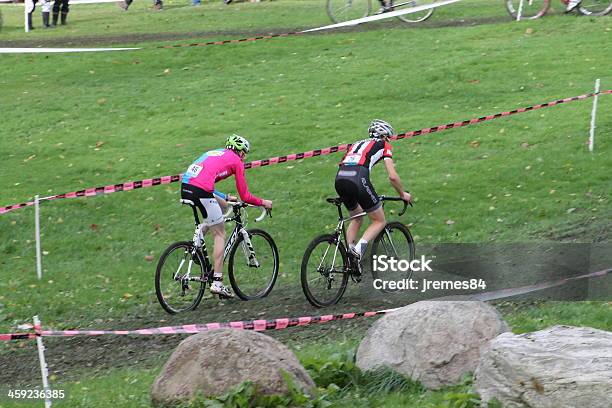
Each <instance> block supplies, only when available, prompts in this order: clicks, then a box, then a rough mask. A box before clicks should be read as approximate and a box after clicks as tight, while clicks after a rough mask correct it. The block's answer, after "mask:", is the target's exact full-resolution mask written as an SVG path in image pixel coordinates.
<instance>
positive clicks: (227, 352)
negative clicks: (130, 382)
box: [151, 329, 315, 406]
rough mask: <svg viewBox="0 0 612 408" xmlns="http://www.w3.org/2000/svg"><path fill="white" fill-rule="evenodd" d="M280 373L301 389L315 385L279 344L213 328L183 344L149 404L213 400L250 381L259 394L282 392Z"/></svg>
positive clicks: (246, 333)
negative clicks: (201, 398) (199, 397)
mask: <svg viewBox="0 0 612 408" xmlns="http://www.w3.org/2000/svg"><path fill="white" fill-rule="evenodd" d="M283 372H284V373H286V374H288V375H289V376H290V377H291V378H292V379H293V382H294V384H295V385H296V386H298V387H300V388H301V389H302V390H304V391H309V390H311V389H312V388H313V387H314V386H315V385H314V382H313V381H312V379H311V378H310V376H309V375H308V373H307V372H306V370H305V369H304V368H303V367H302V366H301V365H300V362H299V361H298V359H297V358H296V357H295V355H294V354H293V353H292V352H291V350H289V349H288V348H287V347H285V346H284V345H283V344H281V343H280V342H279V341H277V340H275V339H273V338H271V337H268V336H266V335H263V334H261V333H256V332H253V331H247V330H234V329H222V330H212V331H207V332H203V333H199V334H196V335H194V336H190V337H188V338H187V339H185V340H183V341H182V342H181V343H180V344H179V345H178V347H177V348H176V350H174V352H173V353H172V355H171V356H170V359H169V360H168V361H167V362H166V365H165V366H164V368H163V369H162V371H161V373H160V374H159V376H158V377H157V378H156V379H155V382H154V383H153V389H152V390H151V397H152V400H153V404H154V405H156V406H160V405H173V404H177V403H180V402H185V401H189V400H190V399H191V398H192V397H194V396H195V394H196V393H198V392H200V393H202V394H203V395H205V396H213V395H214V396H216V395H221V394H223V393H225V392H226V391H227V390H228V389H229V388H231V387H232V386H234V385H237V384H240V383H242V382H244V381H251V382H252V383H253V384H254V385H255V387H256V388H257V391H258V392H259V393H260V394H264V395H272V394H284V393H286V392H287V390H288V388H287V384H286V382H285V379H284V378H283Z"/></svg>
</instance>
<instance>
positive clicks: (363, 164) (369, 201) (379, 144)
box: [335, 119, 411, 259]
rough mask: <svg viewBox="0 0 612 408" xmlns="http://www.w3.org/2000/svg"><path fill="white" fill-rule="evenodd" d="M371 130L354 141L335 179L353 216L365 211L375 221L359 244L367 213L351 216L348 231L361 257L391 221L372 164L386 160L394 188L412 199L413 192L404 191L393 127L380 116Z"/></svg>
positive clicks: (372, 221) (407, 199)
mask: <svg viewBox="0 0 612 408" xmlns="http://www.w3.org/2000/svg"><path fill="white" fill-rule="evenodd" d="M368 133H369V134H370V138H369V139H365V140H360V141H357V142H355V143H353V144H352V145H351V148H350V149H349V150H348V151H347V152H346V154H345V155H344V157H343V158H342V161H341V162H340V168H339V170H338V174H337V175H336V182H335V187H336V192H337V193H338V195H339V196H340V198H341V199H342V202H343V203H344V205H345V206H346V208H347V209H348V211H349V213H350V214H351V216H354V215H356V214H359V213H362V212H364V211H365V212H366V213H367V214H368V217H369V218H370V221H371V224H370V225H369V226H368V228H367V229H366V230H365V232H364V234H363V236H362V237H361V239H360V240H359V242H357V243H356V244H355V240H356V239H357V234H358V233H359V229H360V228H361V224H362V223H363V217H359V218H355V219H353V220H351V222H350V224H349V226H348V229H347V231H346V237H347V240H348V243H349V246H350V250H351V252H352V253H353V255H354V256H356V257H357V258H358V259H361V256H362V255H363V254H364V253H365V250H366V248H367V245H368V242H369V241H371V240H372V239H374V238H376V236H378V234H379V233H380V232H381V231H382V230H383V229H384V227H385V224H386V222H387V221H386V220H385V212H384V211H383V209H382V202H381V201H380V198H379V197H378V194H376V190H374V186H373V185H372V183H371V181H370V170H371V169H372V167H374V165H375V164H376V163H378V162H380V161H381V160H383V161H384V163H385V169H386V170H387V173H388V175H389V181H390V182H391V185H392V186H393V188H395V190H397V192H398V194H399V195H400V197H401V198H403V199H404V200H405V201H407V202H410V200H411V196H410V193H408V192H406V191H404V187H403V185H402V181H401V179H400V177H399V175H398V174H397V171H396V170H395V165H394V164H393V151H392V150H393V147H392V146H391V144H390V143H389V138H390V137H391V136H392V135H393V134H394V130H393V128H392V127H391V125H390V124H388V123H387V122H385V121H384V120H379V119H376V120H374V121H372V123H370V127H369V128H368Z"/></svg>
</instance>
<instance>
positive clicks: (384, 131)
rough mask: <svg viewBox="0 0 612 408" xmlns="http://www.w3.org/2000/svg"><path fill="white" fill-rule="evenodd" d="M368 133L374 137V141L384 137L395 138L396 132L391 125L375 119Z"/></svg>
mask: <svg viewBox="0 0 612 408" xmlns="http://www.w3.org/2000/svg"><path fill="white" fill-rule="evenodd" d="M368 133H369V134H370V137H373V138H374V139H382V138H383V137H390V136H393V135H394V134H395V130H393V128H392V127H391V125H390V124H388V123H387V122H385V121H384V120H380V119H374V120H373V121H372V123H370V127H369V128H368Z"/></svg>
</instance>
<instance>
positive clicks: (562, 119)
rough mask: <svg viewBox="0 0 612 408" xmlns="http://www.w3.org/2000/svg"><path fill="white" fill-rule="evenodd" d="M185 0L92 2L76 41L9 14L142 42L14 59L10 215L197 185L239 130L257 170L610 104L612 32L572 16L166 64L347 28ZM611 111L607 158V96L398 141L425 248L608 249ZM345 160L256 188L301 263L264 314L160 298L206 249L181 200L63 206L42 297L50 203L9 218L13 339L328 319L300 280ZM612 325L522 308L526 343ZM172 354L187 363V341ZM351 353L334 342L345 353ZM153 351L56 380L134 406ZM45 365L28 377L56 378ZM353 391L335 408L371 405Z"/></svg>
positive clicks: (311, 339)
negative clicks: (194, 242) (531, 108)
mask: <svg viewBox="0 0 612 408" xmlns="http://www.w3.org/2000/svg"><path fill="white" fill-rule="evenodd" d="M166 4H167V6H168V7H167V9H166V10H164V11H163V12H161V13H154V12H151V11H149V10H148V8H149V7H150V4H149V3H148V2H136V3H135V4H134V6H133V8H131V9H130V11H129V12H127V13H123V12H120V11H119V10H118V9H116V7H115V6H114V5H112V4H105V5H90V6H74V7H73V9H72V11H71V14H70V16H69V25H68V26H66V27H59V28H56V29H53V30H42V29H36V30H35V31H34V32H32V33H29V34H28V35H26V34H25V33H23V32H22V28H23V27H21V26H20V24H22V21H23V16H22V14H20V13H21V11H22V9H21V8H19V7H16V6H12V5H1V6H0V10H2V12H3V15H4V27H3V30H2V31H1V32H0V47H5V46H7V47H8V46H36V45H55V46H58V45H76V44H88V45H92V44H96V45H97V46H104V45H109V44H113V45H130V46H131V45H137V46H141V47H143V49H142V50H140V51H135V52H121V53H100V54H72V55H71V54H65V55H61V54H51V55H36V54H34V55H28V54H23V55H4V54H3V55H1V56H0V69H1V70H0V72H2V74H1V75H0V111H1V112H2V128H1V129H2V130H1V131H0V132H1V133H0V140H1V143H0V157H2V158H3V163H2V165H1V166H0V180H2V183H1V184H0V205H8V204H12V203H16V202H22V201H26V200H30V199H31V198H32V196H33V195H34V194H41V195H48V194H55V193H62V192H66V191H73V190H77V189H81V188H85V187H92V186H98V185H105V184H113V183H118V182H123V181H128V180H137V179H141V178H147V177H154V176H162V175H168V174H177V173H179V172H182V171H184V169H185V168H186V167H187V166H188V165H189V164H190V163H191V161H192V160H193V159H194V158H196V157H197V156H199V154H200V153H201V152H202V151H205V150H207V149H211V148H216V147H218V146H219V145H220V144H221V143H222V142H223V140H224V138H225V137H226V135H228V134H231V133H234V132H236V133H238V134H243V135H245V136H248V138H249V140H250V141H251V144H252V146H253V149H252V154H251V155H250V157H249V159H263V158H267V157H271V156H275V155H281V154H286V153H295V152H300V151H304V150H310V149H314V148H321V147H326V146H331V145H335V144H339V143H349V142H352V141H354V140H356V139H358V138H362V137H364V136H365V129H366V127H367V124H368V123H369V121H370V120H371V119H373V118H378V117H380V118H384V119H386V120H388V121H389V122H391V123H392V124H393V125H394V126H395V128H396V130H397V131H400V132H403V131H408V130H416V129H420V128H422V127H428V126H433V125H438V124H442V123H449V122H453V121H457V120H464V119H469V118H472V117H477V116H482V115H485V114H492V113H496V112H500V111H503V110H510V109H514V108H517V107H521V106H527V105H531V104H535V103H541V102H547V101H550V100H554V99H558V98H563V97H569V96H574V95H579V94H583V93H587V92H589V91H591V90H592V88H593V83H594V80H595V78H601V80H602V88H603V89H610V88H612V74H611V72H610V69H609V61H610V57H611V56H612V41H610V36H611V35H612V20H611V19H610V18H598V19H589V18H577V17H575V16H563V15H560V13H559V10H560V6H559V5H555V6H556V7H557V8H556V9H555V11H556V13H553V14H552V15H551V16H548V17H547V18H545V19H542V20H539V21H530V22H520V23H516V22H513V21H511V20H510V19H509V18H508V17H507V16H506V14H505V10H504V8H503V5H502V4H501V3H500V2H490V1H477V0H472V1H465V2H461V3H458V4H457V5H453V6H449V7H446V8H443V9H440V10H438V12H436V14H434V17H432V19H431V20H430V21H429V22H427V23H426V24H424V25H422V26H405V25H403V24H400V23H399V22H395V21H389V22H381V23H377V24H375V25H372V26H368V27H364V28H359V29H355V30H347V31H342V32H329V33H325V34H320V35H305V36H296V37H290V38H278V39H272V40H263V41H257V42H251V43H244V44H235V45H234V44H230V45H224V46H211V47H192V48H181V49H158V48H156V46H157V45H160V44H174V43H191V42H194V41H197V40H201V41H209V40H211V39H231V38H241V37H243V36H250V35H251V34H264V33H268V32H276V33H278V32H288V31H293V30H295V29H303V28H310V27H315V26H319V25H323V24H327V23H328V22H329V21H328V19H327V16H326V15H325V12H324V7H323V3H322V2H320V1H310V0H304V1H291V0H286V1H275V2H261V3H256V4H251V3H238V4H234V5H232V6H230V7H228V6H223V5H222V4H220V3H217V2H215V3H205V4H204V5H203V6H202V7H201V8H198V9H193V8H192V7H189V6H187V2H186V1H185V2H182V3H179V2H176V1H175V2H173V3H171V2H168V3H166ZM36 15H37V17H36V18H37V19H39V18H40V17H39V14H38V11H37V14H36ZM39 24H40V23H39V22H38V21H37V25H39ZM169 33H170V34H169ZM155 38H158V40H156V39H155ZM160 41H161V42H160ZM599 102H600V109H599V116H598V122H597V125H598V134H597V142H596V149H595V152H594V153H592V154H591V153H589V152H588V150H587V149H586V144H585V142H586V140H587V137H588V126H589V120H590V117H589V115H590V110H591V100H588V101H579V102H574V103H571V104H566V105H561V106H557V107H552V108H547V109H545V110H539V111H535V112H530V113H524V114H520V115H516V116H513V117H509V118H502V119H498V120H496V121H493V122H488V123H483V124H478V125H473V126H469V127H465V128H461V129H456V130H448V131H445V132H442V133H439V134H432V135H424V136H419V137H418V138H415V139H411V140H405V141H398V142H396V143H395V158H396V159H395V161H396V164H397V167H398V170H399V172H400V175H401V176H402V177H403V179H404V180H405V182H406V184H407V186H408V188H409V189H410V191H411V192H412V193H413V195H414V197H415V207H414V208H413V209H411V210H410V211H409V212H408V214H407V215H406V216H405V217H404V218H403V221H404V222H406V223H411V224H412V227H411V230H412V232H413V234H415V236H416V241H417V246H418V245H420V244H429V243H442V242H444V243H455V242H457V243H462V242H489V241H497V242H528V241H546V240H565V241H581V242H593V241H608V240H609V231H610V225H611V222H610V220H611V219H612V204H611V203H610V197H609V193H610V186H611V182H610V176H609V173H610V171H609V169H610V168H611V167H612V155H611V154H610V153H611V151H612V144H611V143H610V136H611V135H612V131H611V130H610V129H611V128H612V126H611V125H612V115H610V112H611V109H610V107H611V106H612V96H603V97H601V98H600V101H599ZM339 158H340V157H339V155H331V156H325V157H320V158H314V159H308V160H304V161H299V162H293V163H288V164H283V165H276V166H270V167H267V168H260V169H254V170H250V171H249V172H248V173H247V176H248V178H249V181H250V185H251V190H252V191H253V192H254V193H255V194H258V195H261V196H263V197H265V198H270V199H272V200H274V205H275V210H274V217H273V218H272V219H271V220H267V221H266V222H265V223H264V224H262V226H263V227H264V228H265V229H266V230H268V231H269V232H270V233H271V234H272V235H273V236H274V238H275V240H276V242H277V244H278V246H279V250H280V254H281V275H280V278H279V281H278V282H277V285H276V287H275V289H274V291H273V292H272V295H271V296H270V299H268V300H266V301H261V302H251V303H249V305H248V306H245V304H241V303H240V302H229V303H228V304H225V305H223V306H221V305H218V304H217V303H216V302H212V301H205V302H203V304H202V305H201V306H200V308H199V309H198V310H197V311H196V312H194V313H190V314H187V315H185V316H178V317H169V316H168V315H166V314H165V313H164V312H163V311H162V310H161V308H160V307H159V306H158V305H157V304H156V300H155V296H154V290H153V274H154V268H155V263H156V261H157V258H158V256H159V255H160V253H161V252H162V251H163V249H164V248H165V246H167V245H168V244H169V243H170V242H172V241H175V240H178V239H186V238H189V237H190V236H191V233H192V221H191V214H190V212H189V211H188V210H187V209H184V208H180V206H179V205H178V202H177V201H178V186H177V185H176V184H172V185H168V186H162V187H155V188H150V189H144V190H139V191H133V192H126V193H121V194H112V195H108V196H103V197H96V198H87V199H70V200H61V201H55V202H49V203H44V204H43V205H42V207H41V210H42V224H43V228H42V231H43V237H42V240H43V250H44V251H45V252H44V253H45V255H44V259H43V265H44V279H43V281H38V280H37V279H36V272H35V261H34V256H33V255H34V243H33V234H34V220H33V216H34V211H33V209H32V208H31V207H30V208H27V209H22V210H17V211H13V212H11V213H8V214H5V215H2V216H0V234H1V235H0V236H1V239H0V255H1V257H0V332H10V331H14V330H15V327H16V325H18V324H21V323H24V322H29V321H30V319H31V316H32V315H34V314H39V315H40V316H41V318H42V319H43V322H44V323H45V324H46V325H48V326H50V327H54V328H73V327H94V328H107V327H108V328H122V327H144V326H153V325H159V324H164V325H166V324H168V325H170V324H178V323H196V322H205V321H226V320H240V319H250V318H257V317H260V316H261V315H260V313H264V314H265V315H266V317H280V316H287V315H298V314H303V313H306V314H312V313H318V312H317V311H315V310H313V309H311V308H310V307H309V306H307V303H306V301H305V299H304V298H303V296H302V295H301V291H300V289H299V277H298V273H299V265H300V262H301V257H302V253H303V250H304V248H305V247H306V245H307V244H308V242H309V241H310V239H312V237H314V236H315V235H317V234H319V233H321V232H323V231H326V230H329V229H330V227H331V226H332V224H333V223H335V213H334V209H333V208H330V207H329V205H327V204H325V203H324V201H323V199H324V198H325V197H327V196H331V195H332V194H334V189H333V177H334V174H335V169H336V162H337V161H338V160H339ZM383 173H384V172H383V171H382V170H378V171H375V172H374V176H373V181H374V183H375V185H377V186H379V187H378V190H379V192H380V193H391V192H392V189H391V188H390V186H389V185H388V183H386V181H385V177H384V174H383ZM220 187H221V188H222V189H225V190H230V191H231V189H232V187H233V186H232V184H231V183H227V182H226V183H223V184H221V186H220ZM449 220H452V221H453V223H450V222H448V221H449ZM151 255H152V260H151V258H150V256H151ZM362 308H363V304H362V303H360V299H359V297H358V296H356V295H351V294H350V293H349V294H347V296H346V297H345V300H344V301H343V303H341V304H340V305H338V307H337V308H335V309H332V310H336V311H344V310H347V309H351V310H353V309H355V310H361V309H362ZM585 310H588V311H589V313H585ZM610 315H611V314H610V305H609V304H605V303H593V304H570V303H561V304H552V305H551V304H544V305H540V304H535V305H532V306H529V307H526V308H524V309H521V310H519V311H514V310H513V309H508V311H507V312H505V316H506V318H507V319H508V321H509V322H510V323H511V325H512V327H513V329H514V330H515V331H517V332H523V331H528V330H534V329H537V328H543V327H547V326H549V325H551V324H556V323H563V322H565V323H568V324H575V325H582V324H584V325H590V326H596V327H600V328H604V329H607V330H610V329H611V328H612V322H610ZM593 316H594V317H593ZM368 324H369V323H367V322H364V323H355V325H354V326H350V327H353V328H352V329H350V330H348V329H347V330H348V331H347V334H346V335H344V337H346V346H338V349H342V350H348V349H352V348H353V347H354V345H355V344H357V342H358V338H359V336H360V335H361V334H362V333H363V330H365V328H366V327H367V325H368ZM330 327H332V328H333V329H330V330H336V328H338V329H341V328H344V327H345V326H341V325H340V324H338V325H335V326H330ZM322 330H323V329H320V328H313V331H307V330H306V329H303V330H301V331H300V332H299V333H298V334H296V335H295V339H293V340H292V339H291V338H289V337H287V338H285V337H282V339H283V340H287V341H288V342H290V345H291V346H292V347H294V348H295V349H296V350H298V354H300V353H302V354H300V357H301V358H304V359H306V358H308V350H317V348H319V347H320V340H317V336H321V335H322V334H321V333H323V334H325V333H326V332H325V331H324V330H323V331H322ZM313 333H314V334H313ZM344 337H342V335H340V334H337V335H336V336H332V337H331V338H332V339H338V340H339V341H340V340H341V339H342V338H344ZM60 340H61V341H64V339H54V340H49V341H50V342H51V346H50V347H52V348H54V349H55V350H56V351H57V354H62V355H69V354H70V353H71V351H70V347H66V350H63V347H61V344H62V343H60V342H59V341H60ZM292 341H293V342H292ZM66 344H68V345H72V346H74V347H77V346H83V347H84V346H86V345H87V343H86V342H82V343H79V342H76V341H75V342H74V343H70V342H69V343H66ZM118 344H122V345H124V346H125V344H124V343H112V341H111V342H110V343H108V344H106V347H113V346H116V345H118ZM0 347H1V349H0V356H3V357H6V356H7V355H15V356H19V357H20V358H24V359H26V360H27V359H28V358H29V357H26V356H28V355H30V354H33V352H32V350H31V346H29V345H25V344H24V345H22V346H21V347H19V346H15V345H14V344H13V345H10V346H6V345H0ZM9 347H10V348H9ZM125 347H128V346H125ZM343 347H344V348H343ZM162 349H163V350H161V351H160V354H161V355H166V354H164V353H167V351H168V349H169V345H168V346H167V347H166V348H162ZM300 349H301V350H302V351H300ZM303 350H306V351H303ZM337 351H338V350H335V347H332V348H331V349H330V350H329V353H328V355H331V354H333V353H335V352H337ZM51 354H53V353H51ZM57 354H56V355H57ZM153 354H154V353H153V352H151V353H149V354H147V356H149V357H148V358H137V359H138V360H139V363H132V364H130V367H125V366H122V367H119V366H120V364H116V365H117V366H118V367H116V368H113V367H114V366H113V365H112V364H111V365H110V366H109V367H108V370H110V371H108V372H105V373H101V372H100V371H99V370H98V371H96V370H94V369H93V368H92V369H91V370H90V369H88V368H86V367H83V368H82V370H83V371H82V377H81V378H80V379H79V382H78V383H77V382H76V378H75V375H74V374H62V373H56V376H57V377H58V378H57V380H56V381H57V382H59V384H62V386H64V385H65V388H66V389H67V390H69V395H71V399H70V402H68V404H67V405H66V404H63V405H64V406H92V404H93V401H95V405H96V406H104V405H102V403H101V402H100V400H101V399H103V398H104V397H105V395H106V391H107V390H109V389H111V388H112V389H114V390H117V393H116V395H117V397H116V399H115V400H112V401H108V402H107V404H108V406H111V404H112V406H115V407H118V406H125V407H128V406H147V404H148V396H147V393H148V389H149V387H150V384H151V381H152V379H153V378H154V376H155V375H156V373H157V370H158V368H159V366H160V364H162V359H161V358H157V359H156V358H154V356H152V355H153ZM34 357H35V356H34ZM124 357H125V356H124ZM126 358H132V357H126ZM50 359H51V360H52V361H51V365H52V367H51V368H52V370H53V369H54V367H53V363H55V364H56V367H59V366H62V367H69V366H70V365H69V364H68V363H66V362H63V363H61V362H60V361H59V360H58V361H53V357H50ZM118 359H119V357H117V358H116V359H115V360H114V362H117V361H118ZM5 361H9V360H5ZM10 361H18V360H10ZM32 361H34V363H35V360H28V364H29V365H28V367H30V368H31V367H34V368H31V370H30V371H31V372H34V373H36V369H35V368H36V367H35V365H32V364H34V363H32ZM128 361H131V360H128ZM62 364H63V365H62ZM69 371H72V369H71V370H69ZM76 371H78V370H76ZM78 372H79V373H81V371H78ZM36 375H37V374H36ZM134 380H136V381H135V382H133V383H132V381H134ZM94 389H95V390H96V391H92V390H94ZM349 394H351V395H350V396H345V397H342V398H337V399H335V400H334V401H335V403H336V404H338V405H339V404H346V406H358V405H359V404H361V405H362V406H368V405H367V404H368V402H367V401H365V400H364V401H361V402H360V400H358V398H361V397H356V396H355V395H356V394H355V393H353V392H351V393H349ZM354 394H355V395H354ZM443 394H444V392H442V393H439V394H436V393H429V392H424V391H419V392H417V391H414V390H412V391H411V392H404V393H402V392H399V393H395V394H394V393H385V395H386V397H385V398H388V400H384V401H387V402H388V404H387V405H389V406H391V405H392V404H395V405H396V406H410V405H407V404H412V406H415V407H416V406H418V407H425V406H436V404H438V403H441V400H440V399H441V398H442V395H443ZM132 396H133V397H132ZM381 398H382V397H381ZM0 401H1V400H0ZM407 401H409V402H407ZM3 403H4V402H0V404H3ZM138 404H140V405H138ZM58 406H62V405H60V404H58Z"/></svg>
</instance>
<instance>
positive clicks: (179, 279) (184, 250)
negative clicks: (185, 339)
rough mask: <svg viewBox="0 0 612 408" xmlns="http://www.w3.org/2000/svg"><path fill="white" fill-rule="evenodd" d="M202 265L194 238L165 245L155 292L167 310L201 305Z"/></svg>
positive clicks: (183, 310)
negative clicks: (194, 244)
mask: <svg viewBox="0 0 612 408" xmlns="http://www.w3.org/2000/svg"><path fill="white" fill-rule="evenodd" d="M203 265H204V260H203V259H202V258H201V257H200V254H199V253H198V252H197V251H195V248H194V246H193V243H192V242H188V241H183V242H175V243H174V244H172V245H170V246H169V247H168V248H166V250H165V251H164V253H163V254H162V256H161V257H160V258H159V262H158V263H157V270H156V272H155V294H156V295H157V300H158V301H159V304H160V305H161V307H162V308H163V309H164V310H165V311H166V312H168V313H170V314H176V313H180V312H186V311H188V310H193V309H195V308H196V307H198V305H199V304H200V301H201V300H202V296H203V295H204V288H205V281H203V280H202V276H204V267H203Z"/></svg>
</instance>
